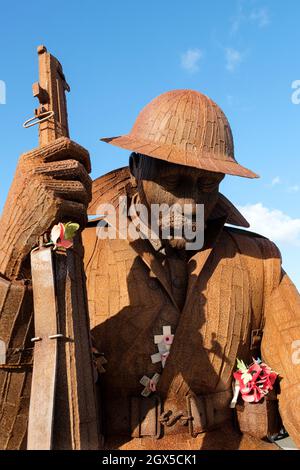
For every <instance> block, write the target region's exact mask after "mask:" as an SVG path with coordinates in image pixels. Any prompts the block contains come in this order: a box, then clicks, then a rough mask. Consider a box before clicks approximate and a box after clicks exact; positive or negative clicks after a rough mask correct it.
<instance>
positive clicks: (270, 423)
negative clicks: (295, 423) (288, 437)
mask: <svg viewBox="0 0 300 470" xmlns="http://www.w3.org/2000/svg"><path fill="white" fill-rule="evenodd" d="M236 420H237V425H238V428H239V430H240V431H241V432H242V433H246V434H250V435H251V436H253V437H256V438H258V439H264V438H266V437H268V436H272V435H274V434H278V433H279V432H280V430H281V428H282V421H281V418H280V414H279V410H278V400H277V396H276V393H275V392H274V391H272V392H270V393H268V395H267V396H266V397H264V398H263V399H262V400H261V401H260V402H259V403H247V402H244V401H243V400H242V399H240V400H239V402H238V403H237V405H236Z"/></svg>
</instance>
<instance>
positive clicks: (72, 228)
mask: <svg viewBox="0 0 300 470" xmlns="http://www.w3.org/2000/svg"><path fill="white" fill-rule="evenodd" d="M64 227H65V236H64V238H65V240H72V238H73V237H74V235H75V233H76V232H77V230H78V229H79V224H76V223H75V222H67V223H66V224H64Z"/></svg>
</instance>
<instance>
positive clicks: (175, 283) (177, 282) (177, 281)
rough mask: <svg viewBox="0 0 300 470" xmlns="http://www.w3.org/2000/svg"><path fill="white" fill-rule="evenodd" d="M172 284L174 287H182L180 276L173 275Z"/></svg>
mask: <svg viewBox="0 0 300 470" xmlns="http://www.w3.org/2000/svg"><path fill="white" fill-rule="evenodd" d="M172 284H173V286H174V287H176V289H181V288H182V287H184V283H183V282H182V280H181V279H180V277H174V279H172Z"/></svg>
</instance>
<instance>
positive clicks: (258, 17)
mask: <svg viewBox="0 0 300 470" xmlns="http://www.w3.org/2000/svg"><path fill="white" fill-rule="evenodd" d="M249 19H250V20H251V21H254V22H255V23H257V24H258V26H259V27H260V28H263V27H264V26H267V25H268V24H270V15H269V11H268V10H267V8H259V9H256V10H253V11H252V12H251V13H250V16H249Z"/></svg>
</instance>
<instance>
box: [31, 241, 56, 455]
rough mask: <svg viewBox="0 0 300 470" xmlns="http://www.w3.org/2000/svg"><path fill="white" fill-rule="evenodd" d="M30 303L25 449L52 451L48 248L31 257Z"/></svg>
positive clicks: (52, 300)
mask: <svg viewBox="0 0 300 470" xmlns="http://www.w3.org/2000/svg"><path fill="white" fill-rule="evenodd" d="M31 271H32V285H33V301H34V327H35V337H36V338H35V339H38V338H40V340H37V341H35V342H34V344H35V349H34V368H33V375H32V385H31V398H30V408H29V422H28V441H27V448H28V449H30V450H38V449H40V450H42V449H51V448H52V438H53V413H54V399H55V382H56V364H57V341H56V340H53V339H49V335H51V334H55V333H57V310H56V296H55V280H54V270H53V260H52V248H50V247H49V248H40V249H38V250H35V251H33V252H32V253H31Z"/></svg>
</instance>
